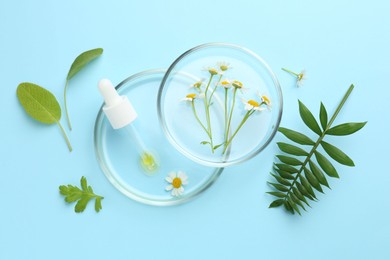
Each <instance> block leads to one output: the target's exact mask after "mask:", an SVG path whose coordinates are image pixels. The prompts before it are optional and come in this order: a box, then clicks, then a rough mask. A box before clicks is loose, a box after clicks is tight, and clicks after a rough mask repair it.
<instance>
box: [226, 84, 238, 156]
mask: <svg viewBox="0 0 390 260" xmlns="http://www.w3.org/2000/svg"><path fill="white" fill-rule="evenodd" d="M236 94H237V88H234V90H233V101H232V108H231V109H230V115H229V121H228V123H227V129H226V133H225V148H224V152H225V151H226V148H227V141H228V136H229V131H230V124H231V122H232V116H233V110H234V105H235V103H236Z"/></svg>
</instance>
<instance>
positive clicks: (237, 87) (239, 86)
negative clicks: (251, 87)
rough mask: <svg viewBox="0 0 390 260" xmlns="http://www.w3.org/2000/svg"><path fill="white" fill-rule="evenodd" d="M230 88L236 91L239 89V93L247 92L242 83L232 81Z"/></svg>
mask: <svg viewBox="0 0 390 260" xmlns="http://www.w3.org/2000/svg"><path fill="white" fill-rule="evenodd" d="M232 86H233V87H234V88H236V89H239V90H240V91H241V93H245V92H246V91H247V90H248V89H247V88H246V87H244V84H242V82H241V81H238V80H233V81H232Z"/></svg>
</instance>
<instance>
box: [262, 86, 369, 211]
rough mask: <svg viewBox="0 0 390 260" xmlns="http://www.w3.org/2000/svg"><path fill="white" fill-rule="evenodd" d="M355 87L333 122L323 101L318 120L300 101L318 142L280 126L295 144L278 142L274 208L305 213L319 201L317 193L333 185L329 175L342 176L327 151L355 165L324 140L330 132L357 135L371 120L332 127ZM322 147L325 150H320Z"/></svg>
mask: <svg viewBox="0 0 390 260" xmlns="http://www.w3.org/2000/svg"><path fill="white" fill-rule="evenodd" d="M353 88H354V86H353V85H351V86H350V87H349V89H348V91H347V93H346V94H345V95H344V97H343V99H342V100H341V102H340V104H339V106H338V107H337V109H336V111H335V113H334V114H333V116H332V117H331V118H330V120H329V121H328V113H327V111H326V109H325V106H324V105H323V104H322V103H321V106H320V113H319V119H320V120H319V123H318V121H317V120H316V119H315V118H314V116H313V114H312V113H311V112H310V111H309V109H308V108H307V107H306V106H305V105H304V104H303V103H302V102H301V101H298V102H299V113H300V116H301V118H302V120H303V122H304V123H305V125H306V126H307V127H309V128H310V130H312V131H313V132H314V133H316V134H317V135H318V139H317V140H316V141H313V140H312V139H310V138H309V137H307V136H306V135H304V134H302V133H299V132H296V131H293V130H291V129H287V128H284V127H280V128H279V130H278V131H279V132H281V133H282V134H283V135H285V136H286V137H287V138H288V139H290V140H291V141H292V142H293V144H289V143H284V142H280V143H277V145H278V147H279V149H280V150H281V151H282V152H283V154H281V155H277V156H276V157H277V158H278V161H279V162H277V163H275V164H274V168H273V173H271V175H272V176H273V178H274V179H275V181H274V182H269V184H270V185H271V186H273V188H274V191H270V192H267V193H269V194H271V195H273V196H275V197H277V199H276V200H274V201H273V202H272V203H271V204H270V206H269V207H270V208H275V207H279V206H284V207H285V208H286V210H287V211H289V212H291V213H292V214H294V213H295V212H297V213H298V214H299V215H301V209H303V210H306V208H305V206H309V207H310V204H309V202H310V201H316V200H317V197H316V192H321V193H323V187H327V188H329V184H328V181H327V176H328V177H334V178H339V174H338V173H337V171H336V168H335V167H334V166H333V164H332V162H331V161H330V160H329V159H328V158H327V156H325V154H327V155H329V157H330V158H332V159H333V160H334V161H336V162H338V163H340V164H343V165H346V166H355V164H354V162H353V161H352V159H351V158H349V157H348V155H346V154H345V153H344V152H343V151H341V150H340V149H339V148H337V147H336V146H334V145H332V144H330V143H328V142H325V141H324V138H325V137H326V136H328V135H333V136H344V135H350V134H353V133H355V132H357V131H359V130H360V129H361V128H363V127H364V125H365V124H366V123H367V122H360V123H345V124H341V125H337V126H334V127H332V124H333V122H334V120H335V119H336V117H337V115H338V114H339V112H340V110H341V108H342V107H343V105H344V103H345V101H346V100H347V99H348V97H349V95H350V94H351V92H352V90H353ZM320 146H321V147H322V148H323V151H324V152H325V153H324V152H320V151H319V149H318V148H319V147H320Z"/></svg>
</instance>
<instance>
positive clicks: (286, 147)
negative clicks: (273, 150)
mask: <svg viewBox="0 0 390 260" xmlns="http://www.w3.org/2000/svg"><path fill="white" fill-rule="evenodd" d="M277 145H278V147H279V149H280V150H281V151H282V152H285V153H288V154H292V155H296V156H307V155H308V153H307V152H306V151H305V150H303V149H302V148H299V147H297V146H295V145H291V144H287V143H282V142H279V143H277Z"/></svg>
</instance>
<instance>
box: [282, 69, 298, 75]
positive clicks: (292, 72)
mask: <svg viewBox="0 0 390 260" xmlns="http://www.w3.org/2000/svg"><path fill="white" fill-rule="evenodd" d="M282 70H284V71H286V72H288V73H291V74H293V75H295V76H297V77H298V76H299V74H298V73H295V72H294V71H291V70H289V69H285V68H282Z"/></svg>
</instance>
